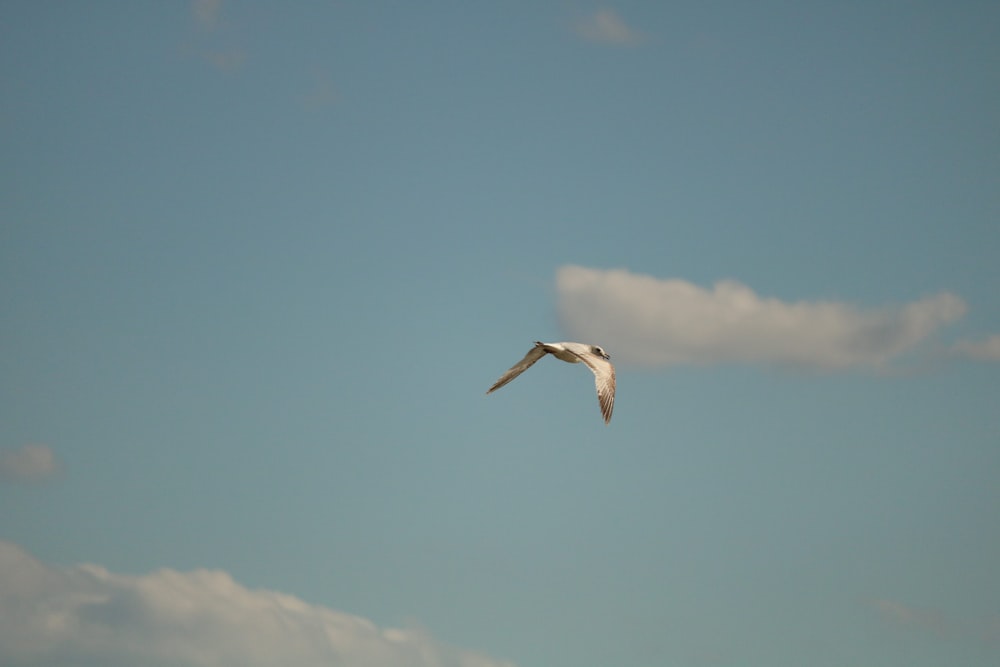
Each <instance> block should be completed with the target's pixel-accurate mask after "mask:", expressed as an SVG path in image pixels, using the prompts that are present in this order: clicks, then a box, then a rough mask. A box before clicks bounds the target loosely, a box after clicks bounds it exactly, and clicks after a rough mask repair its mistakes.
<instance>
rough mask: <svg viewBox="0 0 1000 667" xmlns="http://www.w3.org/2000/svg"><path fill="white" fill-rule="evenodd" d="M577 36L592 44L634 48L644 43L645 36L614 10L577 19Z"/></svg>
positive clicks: (603, 10) (596, 12) (574, 28)
mask: <svg viewBox="0 0 1000 667" xmlns="http://www.w3.org/2000/svg"><path fill="white" fill-rule="evenodd" d="M573 30H574V31H575V32H576V34H577V35H579V36H580V37H583V38H584V39H586V40H587V41H590V42H598V43H601V44H615V45H619V46H633V45H635V44H638V43H640V42H642V41H643V39H644V36H643V35H642V33H640V32H639V31H638V30H636V29H635V28H632V27H630V26H629V25H628V24H627V23H625V21H624V20H623V19H622V18H621V17H620V16H619V15H618V13H617V12H615V10H613V9H607V8H606V9H599V10H597V11H595V12H594V13H592V14H588V15H586V16H583V17H581V18H579V19H577V20H576V21H575V22H574V24H573Z"/></svg>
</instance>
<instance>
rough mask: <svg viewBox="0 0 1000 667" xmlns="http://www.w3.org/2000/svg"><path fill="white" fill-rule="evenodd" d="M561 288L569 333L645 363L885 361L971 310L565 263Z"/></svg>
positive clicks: (952, 303)
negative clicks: (769, 291) (786, 294)
mask: <svg viewBox="0 0 1000 667" xmlns="http://www.w3.org/2000/svg"><path fill="white" fill-rule="evenodd" d="M556 290H557V292H558V300H559V303H558V308H559V315H560V319H561V321H562V324H563V326H564V328H565V329H566V330H567V333H568V334H569V335H571V336H572V337H573V338H575V339H578V340H586V341H589V342H593V343H596V344H599V345H602V346H604V347H605V348H607V349H608V350H609V352H611V353H612V355H614V356H615V358H616V360H619V361H624V362H629V363H635V364H644V365H669V364H685V363H687V364H711V363H724V362H737V363H773V364H788V365H798V366H803V367H814V368H821V369H839V368H848V367H853V366H873V367H882V366H884V365H885V364H887V363H888V362H889V361H891V360H892V359H893V358H895V357H897V356H899V355H901V354H903V353H905V352H907V351H910V350H912V349H913V348H915V347H916V346H917V345H918V344H919V343H920V342H922V341H924V340H925V339H926V338H927V337H929V336H930V335H931V334H933V333H934V332H935V331H936V330H937V329H939V328H940V327H942V326H943V325H945V324H948V323H949V322H952V321H954V320H956V319H958V318H959V317H961V316H962V315H963V314H964V313H965V310H966V306H965V302H964V301H962V299H960V298H959V297H957V296H955V295H954V294H950V293H947V292H942V293H940V294H937V295H934V296H929V297H925V298H923V299H920V300H918V301H913V302H911V303H907V304H904V305H901V306H895V307H884V308H875V309H862V308H859V307H857V306H854V305H851V304H849V303H843V302H837V301H796V302H787V301H781V300H779V299H776V298H767V297H761V296H759V295H757V294H756V293H755V292H754V291H753V290H752V289H750V288H749V287H747V286H746V285H743V284H741V283H739V282H736V281H732V280H724V281H719V282H717V283H716V284H715V285H714V286H713V287H712V288H705V287H700V286H698V285H694V284H692V283H689V282H686V281H684V280H677V279H672V280H663V279H659V278H654V277H652V276H645V275H638V274H634V273H630V272H628V271H626V270H621V269H619V270H600V269H589V268H585V267H581V266H564V267H562V268H560V269H559V271H558V272H557V275H556Z"/></svg>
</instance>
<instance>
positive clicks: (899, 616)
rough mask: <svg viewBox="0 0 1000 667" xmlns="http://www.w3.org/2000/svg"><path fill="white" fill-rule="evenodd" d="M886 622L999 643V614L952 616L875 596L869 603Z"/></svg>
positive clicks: (931, 632)
mask: <svg viewBox="0 0 1000 667" xmlns="http://www.w3.org/2000/svg"><path fill="white" fill-rule="evenodd" d="M869 604H870V605H871V607H872V608H873V609H875V610H876V611H877V612H878V614H879V616H880V617H881V618H882V620H883V621H885V622H886V623H890V624H892V625H895V626H898V627H901V628H911V629H913V630H917V631H920V632H921V633H924V634H926V633H930V634H932V635H934V636H937V637H939V638H942V639H952V640H953V639H975V640H979V641H983V642H986V643H988V644H1000V615H998V614H992V615H976V614H971V615H965V616H955V615H950V614H946V613H945V612H943V611H940V610H937V609H926V608H918V607H914V606H912V605H909V604H905V603H903V602H900V601H899V600H890V599H885V598H877V599H874V600H871V601H870V602H869Z"/></svg>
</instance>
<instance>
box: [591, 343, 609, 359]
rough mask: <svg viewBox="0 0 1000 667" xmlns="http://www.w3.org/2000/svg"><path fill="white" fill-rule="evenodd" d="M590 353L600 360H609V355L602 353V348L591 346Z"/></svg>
mask: <svg viewBox="0 0 1000 667" xmlns="http://www.w3.org/2000/svg"><path fill="white" fill-rule="evenodd" d="M590 351H591V352H593V353H594V354H596V355H597V356H599V357H601V358H602V359H610V358H611V355H610V354H608V353H607V352H605V351H604V348H603V347H601V346H600V345H591V346H590Z"/></svg>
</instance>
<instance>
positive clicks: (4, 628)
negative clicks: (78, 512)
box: [0, 541, 513, 667]
mask: <svg viewBox="0 0 1000 667" xmlns="http://www.w3.org/2000/svg"><path fill="white" fill-rule="evenodd" d="M0 664H2V665H5V666H7V667H22V666H24V667H27V666H28V665H41V664H46V665H53V666H54V665H74V666H82V665H102V666H105V667H125V666H126V665H128V666H129V667H154V666H155V667H165V666H166V665H170V666H171V667H229V666H232V667H237V666H239V667H258V666H259V667H265V666H267V667H273V665H282V667H321V666H322V667H347V666H350V667H513V665H512V664H511V663H509V662H505V661H500V660H494V659H492V658H489V657H487V656H484V655H481V654H477V653H473V652H470V651H465V650H461V649H457V648H453V647H449V646H446V645H444V644H441V643H439V642H437V641H435V640H434V639H432V638H431V637H429V636H428V635H427V634H426V633H425V632H422V631H419V630H412V629H379V628H378V627H376V626H375V624H374V623H372V622H371V621H369V620H367V619H365V618H361V617H359V616H353V615H351V614H347V613H344V612H340V611H335V610H333V609H329V608H326V607H321V606H317V605H311V604H308V603H306V602H303V601H302V600H300V599H298V598H296V597H293V596H290V595H285V594H282V593H278V592H274V591H268V590H251V589H248V588H245V587H244V586H242V585H240V584H239V583H237V582H236V581H234V580H233V579H232V577H230V576H229V574H227V573H226V572H221V571H209V570H195V571H193V572H177V571H174V570H159V571H157V572H153V573H151V574H147V575H142V576H129V575H122V574H114V573H111V572H108V571H107V570H105V569H104V568H102V567H99V566H96V565H80V566H77V567H73V568H68V569H63V568H55V567H50V566H48V565H46V564H44V563H42V562H40V561H38V560H36V559H35V558H33V557H32V556H30V555H29V554H27V553H26V552H25V551H24V550H23V549H21V548H20V547H19V546H17V545H15V544H12V543H10V542H3V541H0Z"/></svg>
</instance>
